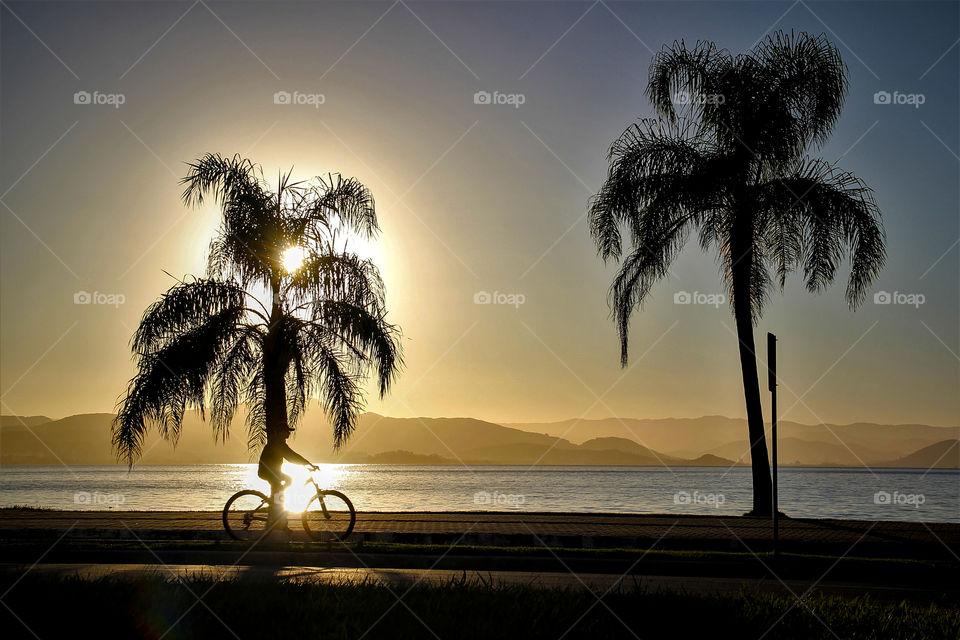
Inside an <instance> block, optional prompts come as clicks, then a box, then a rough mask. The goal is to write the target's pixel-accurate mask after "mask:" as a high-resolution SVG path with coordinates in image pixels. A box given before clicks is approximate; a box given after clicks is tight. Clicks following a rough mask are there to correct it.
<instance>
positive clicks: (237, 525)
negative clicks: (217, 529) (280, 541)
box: [223, 489, 270, 541]
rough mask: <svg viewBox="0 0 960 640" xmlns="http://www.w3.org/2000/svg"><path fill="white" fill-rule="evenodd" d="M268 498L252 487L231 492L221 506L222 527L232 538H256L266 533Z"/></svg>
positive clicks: (246, 539) (268, 508)
mask: <svg viewBox="0 0 960 640" xmlns="http://www.w3.org/2000/svg"><path fill="white" fill-rule="evenodd" d="M269 516H270V499H269V498H268V497H267V496H266V495H264V494H263V493H260V492H259V491H254V490H253V489H244V490H243V491H238V492H237V493H235V494H233V496H231V498H230V499H229V500H227V504H226V505H224V507H223V528H224V529H226V530H227V534H228V535H229V536H230V537H231V538H233V539H234V540H243V541H250V540H258V539H260V538H262V537H263V536H264V535H265V534H266V533H267V530H268V528H267V524H268V521H269Z"/></svg>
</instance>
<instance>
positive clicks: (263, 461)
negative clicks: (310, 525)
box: [257, 427, 317, 531]
mask: <svg viewBox="0 0 960 640" xmlns="http://www.w3.org/2000/svg"><path fill="white" fill-rule="evenodd" d="M291 433H293V427H287V434H286V435H285V436H283V439H282V440H274V441H273V442H268V443H267V444H266V446H264V447H263V451H262V452H260V467H259V469H258V470H257V475H258V476H260V477H261V478H263V479H264V480H266V481H267V482H269V483H270V500H271V501H272V502H273V505H274V507H276V508H273V507H271V509H270V519H271V520H280V522H279V523H278V529H280V530H281V531H289V530H290V529H289V527H288V526H287V521H286V517H284V516H285V511H284V509H283V490H284V489H286V488H287V487H288V486H290V484H291V483H292V482H293V478H291V477H290V476H288V475H287V474H285V473H283V471H281V470H280V468H281V467H282V466H283V461H284V460H289V461H290V462H292V463H293V464H299V465H303V466H305V467H309V468H311V469H316V468H317V466H316V465H315V464H313V463H311V462H310V461H309V460H307V459H306V458H304V457H303V456H302V455H300V454H299V453H297V452H296V451H294V450H293V449H291V448H290V446H289V445H288V444H287V438H289V437H290V434H291Z"/></svg>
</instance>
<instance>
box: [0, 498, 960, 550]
mask: <svg viewBox="0 0 960 640" xmlns="http://www.w3.org/2000/svg"><path fill="white" fill-rule="evenodd" d="M298 525H299V523H298V522H297V520H296V518H294V517H291V526H293V527H294V528H298ZM355 532H356V536H357V537H358V539H363V540H366V541H371V542H400V543H418V544H424V543H434V544H453V543H455V542H458V541H459V542H460V543H461V544H479V545H508V546H571V547H649V546H650V545H652V544H653V543H657V547H658V548H665V549H669V548H681V549H682V548H696V549H714V550H743V547H744V545H746V546H747V547H748V548H750V549H753V550H757V551H759V550H765V549H767V548H769V540H770V538H771V525H770V522H769V520H764V519H757V518H745V517H736V516H717V517H711V516H683V515H680V516H674V515H623V514H583V513H580V514H562V513H516V512H513V513H493V512H435V513H386V512H376V513H374V512H370V513H360V514H358V516H357V525H356V529H355ZM65 533H66V535H67V536H68V537H69V538H71V539H83V538H96V539H134V538H142V539H151V540H213V539H220V540H222V539H225V538H226V534H225V533H224V531H223V527H222V524H221V521H220V513H219V512H204V511H192V512H169V511H165V512H159V511H158V512H148V511H41V510H2V511H0V538H2V539H13V538H19V539H23V538H28V539H37V540H39V539H43V538H48V537H53V538H56V537H59V536H61V535H63V534H65ZM299 534H300V536H302V532H299ZM294 538H295V539H297V538H299V536H298V535H297V534H295V535H294ZM780 539H781V540H782V541H783V544H784V548H785V549H788V550H790V549H792V550H798V551H831V552H836V553H844V552H845V551H846V550H847V549H850V548H851V547H853V546H854V545H855V546H856V549H857V551H858V555H859V554H860V553H867V552H869V553H890V554H891V555H895V556H904V555H924V556H928V557H940V558H943V559H946V560H960V557H958V556H960V524H954V523H921V522H888V521H879V522H876V521H873V522H871V521H864V520H828V519H823V520H814V519H786V520H783V521H781V530H780Z"/></svg>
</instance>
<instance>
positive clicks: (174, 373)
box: [113, 154, 401, 465]
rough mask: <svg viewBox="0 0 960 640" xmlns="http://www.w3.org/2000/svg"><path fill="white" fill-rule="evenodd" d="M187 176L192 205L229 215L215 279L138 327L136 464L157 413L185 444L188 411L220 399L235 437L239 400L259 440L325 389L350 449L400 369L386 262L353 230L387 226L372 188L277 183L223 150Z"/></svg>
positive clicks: (193, 286)
mask: <svg viewBox="0 0 960 640" xmlns="http://www.w3.org/2000/svg"><path fill="white" fill-rule="evenodd" d="M182 183H183V184H185V185H186V189H185V190H184V192H183V201H184V203H185V205H187V206H200V205H202V204H203V202H204V197H205V196H212V198H213V199H214V201H215V202H216V203H217V204H218V205H219V206H220V208H221V210H222V215H223V219H222V222H221V225H220V228H219V230H218V232H217V234H216V235H215V237H214V239H213V240H212V242H211V244H210V252H209V262H208V267H207V274H206V277H203V278H191V279H189V280H185V281H182V282H179V283H178V284H177V285H175V286H174V287H172V288H171V289H170V290H169V291H167V292H166V293H165V294H164V295H163V296H162V297H161V298H160V299H159V300H158V301H157V302H155V303H154V304H153V305H151V306H150V307H149V308H148V309H147V310H146V312H145V313H144V315H143V319H142V320H141V322H140V326H139V328H138V329H137V331H136V333H135V334H134V336H133V339H132V349H133V353H134V358H135V360H136V361H137V367H138V371H137V374H136V376H135V377H134V378H133V379H132V380H131V381H130V384H129V387H128V389H127V391H126V394H125V395H124V397H123V398H122V400H121V402H120V404H119V411H118V415H117V417H116V419H115V420H114V423H113V443H114V446H115V447H116V448H117V450H118V454H119V455H120V456H121V457H122V458H124V459H126V461H127V462H128V463H129V464H131V465H132V464H133V463H134V461H135V460H136V459H137V458H138V457H139V456H140V454H141V452H142V444H143V440H144V436H145V434H146V433H147V431H148V424H150V423H153V424H155V425H156V426H157V427H158V428H159V431H160V433H161V435H162V436H163V437H164V438H167V439H170V440H173V441H174V442H176V440H177V438H178V437H179V435H180V429H181V426H182V423H183V416H184V412H185V411H186V410H187V409H199V411H200V413H201V416H202V417H204V418H205V417H206V416H205V414H206V412H207V410H208V408H209V414H210V421H211V423H212V426H213V429H214V435H215V437H216V438H218V439H224V438H226V437H227V436H228V435H229V429H230V424H231V421H232V420H233V417H234V413H235V411H236V410H237V408H238V406H239V405H240V404H245V405H246V409H247V418H246V426H247V434H248V444H249V445H250V447H251V449H255V448H258V447H260V446H263V445H264V444H266V443H267V442H270V441H272V440H274V439H276V438H283V437H285V436H286V435H287V428H288V426H293V425H295V424H296V423H297V421H298V420H299V418H300V417H301V415H302V414H303V411H304V409H305V408H306V406H307V402H308V400H309V399H310V398H311V397H312V396H313V395H314V393H316V394H318V396H319V400H320V403H321V405H322V406H323V408H324V410H325V412H326V413H327V415H328V416H329V418H330V420H331V422H332V424H333V433H334V444H335V446H336V447H339V446H341V445H342V444H343V442H344V441H345V440H346V439H347V438H348V437H349V435H350V433H351V432H352V431H353V429H354V426H355V425H356V420H357V417H358V415H359V413H360V411H361V410H362V408H363V405H364V393H363V386H362V385H363V383H364V381H365V380H366V379H367V377H368V375H369V374H370V372H371V369H372V370H373V371H374V373H375V374H376V376H377V380H378V383H379V392H380V395H381V397H382V396H383V395H384V394H385V393H386V392H387V391H388V389H389V387H390V385H391V382H392V381H393V380H394V379H395V377H396V375H397V373H398V370H399V368H400V366H401V354H400V344H399V335H400V334H399V329H398V328H397V327H396V326H394V325H392V324H390V323H389V322H388V321H387V318H386V309H385V302H384V287H383V282H382V280H381V279H380V274H379V272H378V270H377V267H376V266H375V265H374V264H373V262H371V261H370V260H365V259H361V258H360V257H358V256H357V255H355V254H354V253H351V252H350V250H349V247H348V242H347V239H346V237H345V236H346V235H347V234H358V235H360V236H363V237H367V238H369V237H372V236H373V235H375V234H376V233H377V232H378V230H379V228H378V226H377V217H376V212H375V208H374V201H373V196H372V195H371V193H370V191H369V190H368V189H367V188H366V187H364V186H363V185H362V184H360V183H359V182H358V181H356V180H354V179H352V178H351V179H344V178H342V177H340V176H339V175H328V176H327V178H326V179H324V178H316V179H314V180H313V181H312V182H291V181H290V174H289V173H288V174H286V175H281V176H280V177H279V179H278V186H277V190H276V192H272V191H271V190H270V188H269V186H268V185H267V183H266V182H265V181H264V179H263V173H262V171H261V170H260V168H259V167H257V166H255V165H253V164H252V163H251V162H250V161H249V160H246V159H244V158H241V157H240V156H234V157H232V158H225V157H221V156H220V155H214V154H207V155H206V156H204V157H203V158H201V159H199V160H197V162H196V163H193V164H190V165H189V172H188V174H187V176H186V177H185V178H184V179H183V180H182Z"/></svg>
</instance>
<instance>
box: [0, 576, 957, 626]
mask: <svg viewBox="0 0 960 640" xmlns="http://www.w3.org/2000/svg"><path fill="white" fill-rule="evenodd" d="M14 580H15V578H13V577H4V578H3V584H2V588H3V590H4V591H6V592H7V593H6V595H5V596H3V598H2V604H4V605H6V606H5V607H0V618H2V622H0V630H2V635H3V637H4V638H20V637H26V638H34V637H39V638H57V637H60V638H62V637H74V638H76V637H81V638H167V639H170V640H173V639H175V638H234V637H237V638H242V639H244V640H247V639H250V638H266V637H274V638H278V637H279V638H306V637H310V638H324V639H325V640H326V639H331V640H332V639H339V638H371V639H372V638H417V639H425V638H433V637H437V638H443V639H447V638H450V639H461V638H464V639H469V638H483V639H485V640H488V639H490V638H521V639H523V640H530V639H535V638H550V639H551V640H557V639H558V638H591V639H606V638H634V637H639V638H643V639H644V640H646V639H649V638H671V639H673V638H738V639H743V638H747V639H751V640H752V639H755V638H760V637H761V636H762V637H765V638H798V639H804V640H806V639H809V638H836V637H839V638H858V639H872V638H875V639H881V638H882V639H884V640H893V639H898V638H913V639H919V638H936V639H941V638H951V639H955V638H958V637H960V610H958V609H948V608H943V607H940V606H936V605H922V606H921V605H912V604H906V603H900V604H887V603H880V602H875V601H872V600H870V599H868V598H866V597H864V598H857V599H853V600H850V599H839V598H826V597H811V598H809V599H808V600H807V601H805V602H804V603H803V604H798V603H797V602H796V600H794V599H793V598H790V597H780V596H774V595H751V594H746V593H744V594H739V595H731V596H721V595H717V596H705V595H689V594H678V593H673V592H626V591H624V592H617V591H614V592H611V593H608V594H606V595H605V596H603V598H602V602H601V601H598V599H597V597H596V596H594V595H593V594H591V593H590V592H588V591H585V590H573V589H565V590H562V589H542V588H534V587H527V586H495V585H485V584H481V583H476V582H474V583H470V582H467V581H463V580H461V581H456V580H455V581H452V582H450V583H448V584H446V585H442V586H434V585H417V586H414V587H412V588H410V589H409V591H408V590H407V588H406V587H391V588H388V587H385V586H381V585H377V584H372V583H364V584H355V583H354V584H340V585H331V584H307V583H295V582H276V581H266V580H263V581H255V580H249V579H248V580H225V581H217V580H214V579H206V578H191V579H188V580H184V581H176V580H165V579H163V578H160V577H151V578H145V579H142V580H137V581H133V580H118V579H111V578H106V579H101V580H94V581H88V580H80V579H76V578H67V579H55V578H48V577H42V576H31V575H29V574H28V575H26V576H25V577H24V578H23V579H21V580H20V581H19V582H16V583H14ZM11 586H12V588H10V587H11ZM401 597H402V601H398V598H401ZM198 598H201V600H198ZM811 611H812V612H811ZM764 634H766V635H764Z"/></svg>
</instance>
